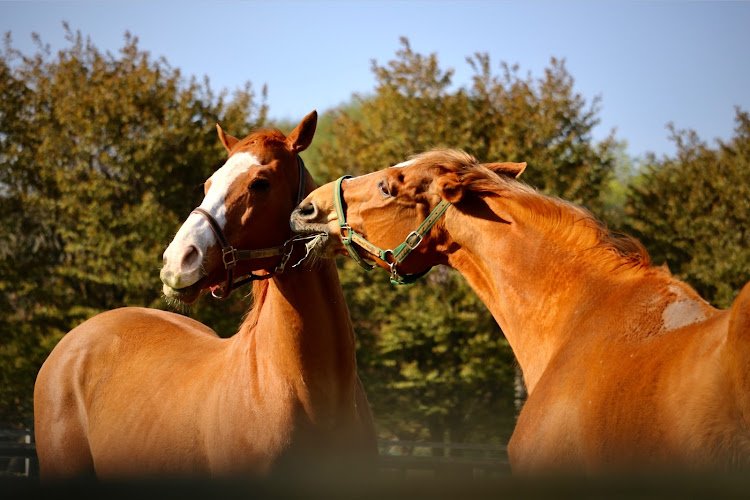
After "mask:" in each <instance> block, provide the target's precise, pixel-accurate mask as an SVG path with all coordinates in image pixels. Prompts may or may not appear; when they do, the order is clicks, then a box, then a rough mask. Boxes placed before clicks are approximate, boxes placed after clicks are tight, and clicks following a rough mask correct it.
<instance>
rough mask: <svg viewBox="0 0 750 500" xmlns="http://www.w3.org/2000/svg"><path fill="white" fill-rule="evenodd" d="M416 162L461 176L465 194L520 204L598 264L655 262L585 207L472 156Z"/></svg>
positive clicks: (430, 155)
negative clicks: (593, 255)
mask: <svg viewBox="0 0 750 500" xmlns="http://www.w3.org/2000/svg"><path fill="white" fill-rule="evenodd" d="M412 160H413V165H415V166H418V168H425V167H426V168H428V169H434V170H437V171H438V175H441V174H442V175H445V174H450V173H453V174H456V175H457V176H458V178H459V180H460V183H461V185H462V186H463V188H464V190H465V194H466V193H473V194H476V195H480V196H487V195H489V196H498V197H502V198H506V199H512V200H514V201H516V202H517V204H518V205H519V206H521V207H523V208H524V209H525V210H526V212H527V214H528V215H529V217H530V220H533V221H534V222H535V223H536V224H537V227H539V228H541V229H543V230H545V231H546V232H548V233H549V234H550V235H552V236H553V237H555V238H556V239H557V240H558V241H561V242H564V243H566V244H568V245H571V246H574V247H576V248H579V249H582V251H596V255H597V259H598V260H599V262H600V263H601V264H603V265H605V266H606V267H608V268H610V269H611V270H614V269H618V268H622V267H625V268H630V269H648V268H651V258H650V256H649V255H648V252H647V251H646V248H645V247H644V246H643V244H641V242H639V241H638V240H637V239H635V238H633V237H632V236H630V235H627V234H625V233H621V232H613V231H610V230H609V229H608V228H607V225H606V224H605V223H604V222H602V221H600V220H599V219H597V218H596V216H594V214H593V213H591V212H590V211H589V210H587V209H586V208H584V207H582V206H580V205H576V204H574V203H571V202H569V201H566V200H563V199H561V198H558V197H553V196H548V195H545V194H542V193H540V192H539V191H537V190H536V189H535V188H533V187H531V186H529V185H527V184H525V183H523V182H519V181H517V180H516V179H515V178H513V177H511V176H509V175H504V174H502V173H497V172H494V171H492V170H490V169H489V168H487V167H485V166H483V165H482V164H481V163H480V162H479V161H478V160H477V159H476V158H475V157H473V156H472V155H470V154H468V153H465V152H463V151H456V150H433V151H429V152H426V153H422V154H419V155H416V156H414V157H412Z"/></svg>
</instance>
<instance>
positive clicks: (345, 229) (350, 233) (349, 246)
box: [333, 175, 451, 285]
mask: <svg viewBox="0 0 750 500" xmlns="http://www.w3.org/2000/svg"><path fill="white" fill-rule="evenodd" d="M349 178H351V175H345V176H343V177H339V178H338V179H337V180H336V183H335V184H334V186H333V206H334V208H335V209H336V216H337V217H338V220H339V231H340V232H341V241H342V242H343V243H344V248H346V251H347V252H348V253H349V256H350V257H351V258H352V259H354V261H355V262H356V263H357V264H359V267H361V268H362V269H364V270H365V271H368V272H369V271H372V270H373V269H374V268H375V266H374V265H373V264H369V263H367V262H366V261H365V260H364V259H363V258H362V257H361V256H360V255H359V254H358V253H357V251H356V250H355V249H354V247H353V244H355V243H356V244H357V246H359V247H361V248H362V249H363V250H365V251H366V252H367V253H369V254H371V255H374V256H376V257H378V258H379V259H380V260H382V261H383V262H386V263H388V265H389V266H390V269H391V283H393V284H394V285H408V284H411V283H414V282H415V281H417V280H418V279H419V278H421V277H422V276H424V275H425V274H427V273H428V272H429V271H430V269H432V268H431V267H428V268H427V269H426V270H424V271H422V272H421V273H415V274H406V275H404V274H401V273H399V272H398V265H399V264H401V263H402V262H403V261H404V259H406V257H407V255H409V254H410V253H411V252H412V250H414V249H415V248H417V247H418V246H419V244H420V243H421V242H422V240H423V239H424V237H425V235H426V234H427V233H428V232H429V231H430V229H432V226H434V225H435V223H436V222H437V221H438V219H440V217H442V216H443V214H444V213H445V211H446V210H448V207H450V205H451V203H450V202H449V201H446V200H441V201H440V203H438V204H437V206H436V207H435V208H434V209H433V210H432V212H430V215H428V216H427V218H426V219H425V220H424V221H422V224H420V225H419V227H418V228H417V229H415V230H414V231H412V232H411V233H409V234H408V236H406V239H405V240H404V242H403V243H401V244H400V245H399V246H397V247H396V248H395V249H393V250H390V249H388V250H383V249H382V248H380V247H379V246H377V245H375V244H373V243H371V242H369V241H367V239H365V237H364V236H362V235H361V234H359V233H357V232H356V231H355V230H354V229H352V227H351V226H350V225H349V224H348V223H347V222H346V211H345V210H344V191H343V189H342V187H341V183H342V182H343V181H344V179H349Z"/></svg>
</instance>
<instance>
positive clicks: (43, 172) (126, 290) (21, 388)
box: [0, 26, 266, 419]
mask: <svg viewBox="0 0 750 500" xmlns="http://www.w3.org/2000/svg"><path fill="white" fill-rule="evenodd" d="M65 29H66V33H67V41H68V43H69V46H68V47H67V48H65V49H63V50H61V51H59V52H58V53H57V54H56V55H54V56H53V55H52V54H50V51H49V49H48V48H46V47H44V46H43V45H42V44H41V42H40V41H39V40H38V38H37V41H38V50H37V52H36V53H35V54H33V55H24V54H21V53H19V52H18V51H16V50H15V49H13V47H12V43H11V39H10V34H7V35H6V39H5V49H4V52H3V53H2V57H0V166H1V167H0V200H1V201H2V207H3V210H0V219H1V220H0V248H1V249H2V250H0V305H2V307H3V310H4V311H7V312H8V313H7V314H3V315H2V316H0V331H2V332H3V334H2V335H3V338H2V344H0V366H2V378H3V380H2V384H0V418H1V419H18V418H21V417H23V416H28V415H29V414H30V413H31V394H32V388H33V382H34V377H35V375H36V372H37V371H38V368H39V366H40V365H41V363H42V362H43V360H44V359H45V358H46V355H47V354H48V353H49V351H50V350H51V349H52V347H54V345H55V344H56V342H57V341H58V340H59V339H60V338H61V337H62V335H64V334H65V333H66V332H67V331H69V330H70V329H71V328H73V327H74V326H76V325H77V324H78V323H80V322H82V321H83V320H85V319H87V318H88V317H91V316H93V315H94V314H96V313H98V312H101V311H103V310H107V309H112V308H115V307H120V306H124V305H141V306H150V307H165V306H164V304H163V301H162V300H161V293H160V291H161V283H160V281H159V277H158V271H159V267H160V262H161V254H162V252H163V250H164V248H165V247H166V245H167V243H168V242H169V240H170V239H171V237H172V235H173V234H174V232H175V231H176V229H177V228H178V227H179V225H180V223H181V222H182V220H183V219H184V218H185V217H186V215H187V214H188V213H189V211H190V210H191V209H192V208H193V207H194V206H195V205H197V204H198V202H199V201H200V199H201V197H202V189H200V186H201V184H202V183H203V181H204V180H205V179H206V178H207V177H208V176H209V175H210V174H211V173H212V172H213V171H214V170H215V169H216V168H217V167H218V166H219V165H220V164H221V163H222V162H223V159H224V158H225V156H226V154H225V152H224V150H223V148H222V147H221V145H220V143H219V141H218V140H217V139H216V132H215V128H214V127H215V124H216V123H217V122H221V123H222V125H223V126H224V127H225V128H226V129H227V130H230V131H232V130H234V131H237V133H242V132H246V131H248V130H249V129H250V128H251V127H253V126H255V125H259V124H261V123H262V122H263V121H264V119H265V115H266V107H265V105H264V104H262V103H261V104H257V98H256V96H255V94H254V93H253V91H252V89H251V87H250V84H247V85H246V86H245V88H244V89H242V90H239V91H237V92H236V93H235V95H234V96H233V97H232V98H231V99H228V98H227V95H226V92H222V93H221V94H220V95H218V96H217V95H215V94H214V93H213V92H212V90H211V88H210V86H209V82H208V80H207V79H206V80H205V81H204V82H203V83H198V82H197V81H196V80H195V78H191V79H190V80H189V81H186V80H185V79H184V78H183V77H182V75H181V73H180V72H179V70H176V69H173V68H171V67H170V66H169V64H168V63H167V62H166V61H165V60H163V59H160V60H156V61H155V60H153V59H152V58H151V57H150V56H149V54H148V53H147V52H144V51H141V50H140V49H139V48H138V41H137V39H136V38H134V37H132V36H130V35H129V34H126V36H125V43H124V46H123V48H122V49H121V50H120V52H119V54H118V55H113V54H110V53H106V54H105V53H102V52H100V51H99V50H98V49H97V48H96V47H95V46H94V45H93V44H92V43H91V41H90V40H88V39H86V40H84V39H83V37H82V36H81V34H80V33H73V32H72V31H70V29H69V28H68V27H67V26H65ZM264 92H265V91H264ZM225 307H228V308H230V310H231V307H232V305H231V304H230V305H229V306H225ZM234 309H235V311H234V312H235V314H234V316H233V317H234V318H235V326H236V323H237V322H239V314H241V311H238V310H236V309H237V305H236V304H235V305H234ZM206 313H209V311H205V312H204V313H202V312H201V311H198V316H199V317H201V314H203V315H204V316H206V317H211V314H206ZM213 314H214V318H216V317H217V316H216V315H215V313H213ZM223 316H224V317H227V316H228V315H227V314H226V311H225V313H224V314H223ZM229 316H232V315H229ZM221 325H222V324H221V323H219V326H220V328H217V329H218V330H219V331H221V330H222V328H221ZM232 331H233V330H232Z"/></svg>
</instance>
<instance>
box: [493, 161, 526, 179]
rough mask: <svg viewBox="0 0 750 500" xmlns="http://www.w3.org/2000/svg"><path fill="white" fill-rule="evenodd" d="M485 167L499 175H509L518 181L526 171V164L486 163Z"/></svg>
mask: <svg viewBox="0 0 750 500" xmlns="http://www.w3.org/2000/svg"><path fill="white" fill-rule="evenodd" d="M484 166H485V167H487V168H489V169H490V170H492V171H493V172H495V173H496V174H497V175H507V176H510V177H513V178H514V179H518V177H519V176H520V175H521V174H522V173H523V171H524V170H526V162H523V163H510V162H505V163H485V164H484Z"/></svg>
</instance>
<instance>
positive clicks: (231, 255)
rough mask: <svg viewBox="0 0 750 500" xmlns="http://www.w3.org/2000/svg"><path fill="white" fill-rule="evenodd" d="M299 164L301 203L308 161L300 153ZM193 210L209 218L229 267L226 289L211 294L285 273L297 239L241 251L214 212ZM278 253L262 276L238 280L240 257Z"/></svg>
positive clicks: (224, 295)
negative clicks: (236, 269)
mask: <svg viewBox="0 0 750 500" xmlns="http://www.w3.org/2000/svg"><path fill="white" fill-rule="evenodd" d="M297 165H298V167H299V188H298V189H297V205H299V204H300V202H301V201H302V198H303V196H304V194H305V163H304V162H303V161H302V158H300V157H299V155H298V156H297ZM190 213H193V214H198V215H200V216H202V217H203V218H204V219H206V221H207V222H208V225H209V226H210V227H211V231H213V233H214V235H215V236H216V239H217V240H218V242H219V244H220V245H221V260H222V262H223V263H224V269H226V271H227V281H226V285H224V287H223V288H222V287H221V286H217V287H212V289H211V295H212V296H213V297H214V298H217V299H226V298H227V297H229V295H231V293H232V291H234V289H235V288H238V287H240V286H242V285H246V284H247V283H251V282H253V281H258V280H267V279H270V278H272V277H274V276H276V275H278V274H281V273H282V272H284V267H285V266H286V263H287V261H288V260H289V257H290V256H291V255H292V250H293V249H294V243H295V242H296V238H289V239H288V240H286V241H285V242H284V244H283V245H281V246H277V247H270V248H259V249H256V250H238V249H236V248H234V247H233V246H232V245H230V244H229V240H227V238H226V236H225V235H224V231H222V230H221V226H220V225H219V223H218V222H217V221H216V219H215V218H214V217H213V215H211V214H210V213H209V212H208V211H207V210H204V209H202V208H200V207H198V208H196V209H194V210H193V211H192V212H190ZM303 239H306V238H303ZM275 256H281V261H280V262H279V264H278V265H277V266H276V268H274V270H273V271H272V272H270V273H268V274H262V275H261V274H253V273H252V272H251V273H248V274H247V275H246V276H245V277H243V278H241V279H239V280H237V281H235V280H234V268H235V267H237V262H239V261H241V260H255V259H265V258H268V257H275ZM298 264H299V262H298V263H297V265H298Z"/></svg>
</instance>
